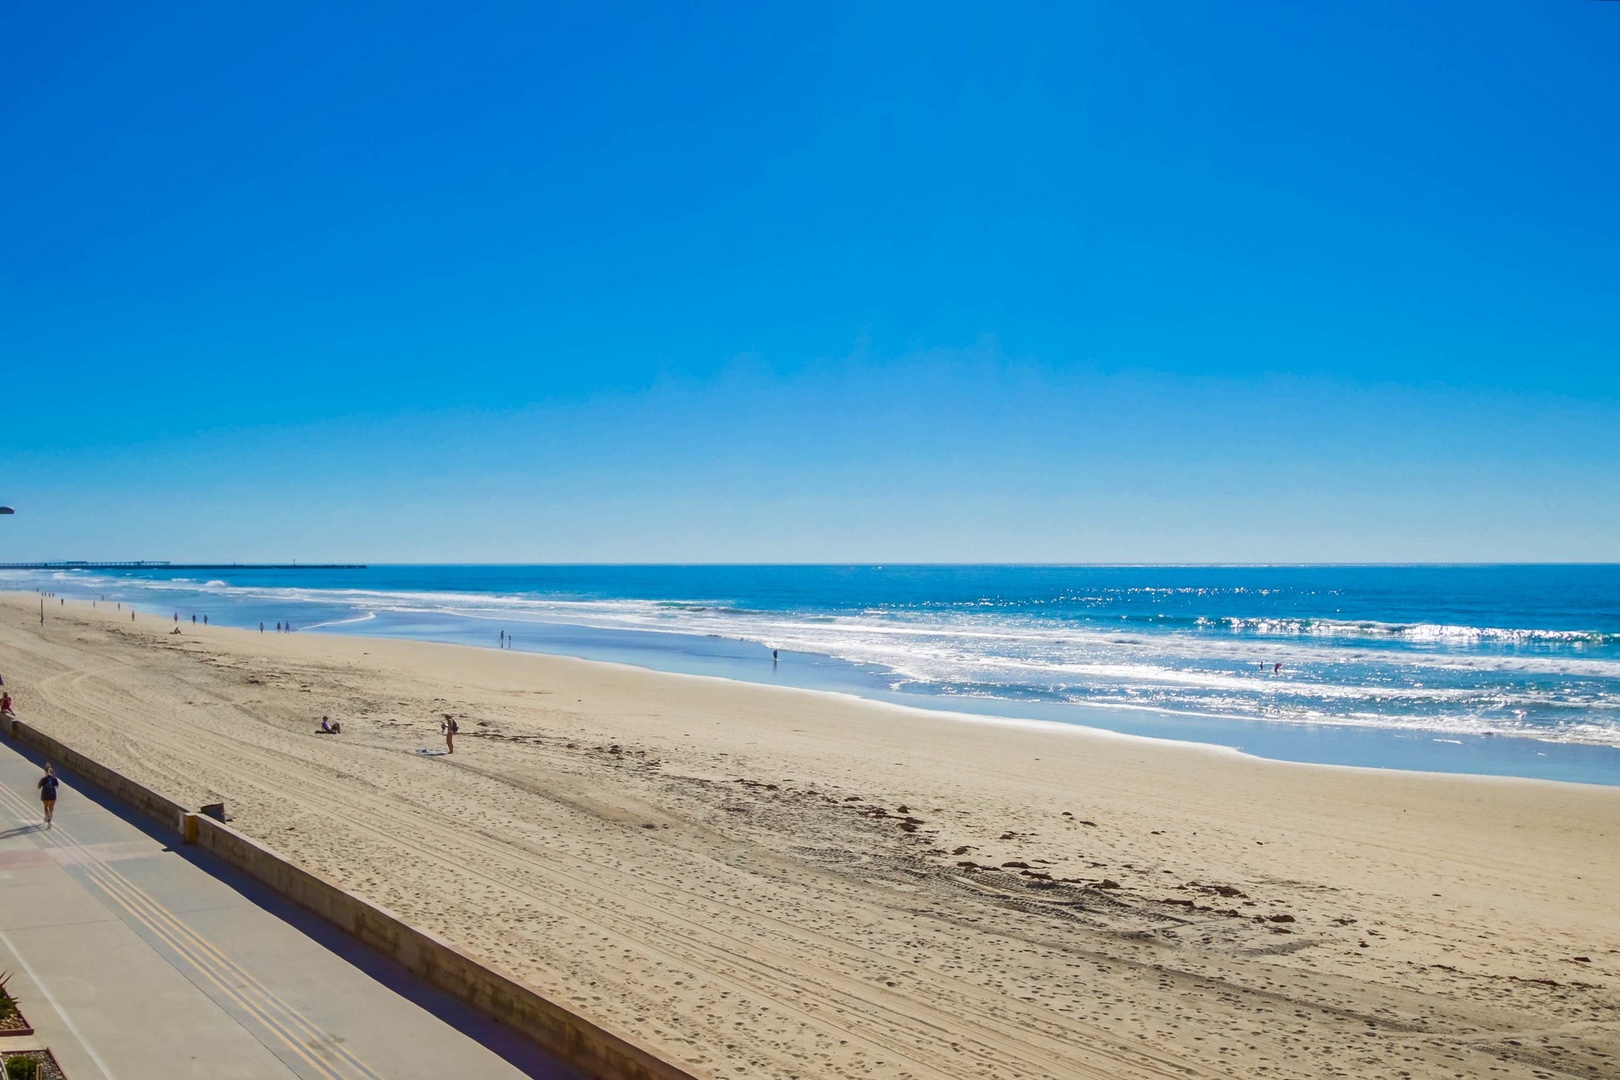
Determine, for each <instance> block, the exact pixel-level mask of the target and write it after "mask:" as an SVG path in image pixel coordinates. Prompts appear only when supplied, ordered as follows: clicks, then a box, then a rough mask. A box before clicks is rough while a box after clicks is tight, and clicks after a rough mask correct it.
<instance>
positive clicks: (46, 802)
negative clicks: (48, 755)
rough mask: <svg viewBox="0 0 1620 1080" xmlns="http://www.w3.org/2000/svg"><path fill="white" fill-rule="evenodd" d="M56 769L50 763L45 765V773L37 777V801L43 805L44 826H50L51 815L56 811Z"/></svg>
mask: <svg viewBox="0 0 1620 1080" xmlns="http://www.w3.org/2000/svg"><path fill="white" fill-rule="evenodd" d="M56 785H57V779H56V771H55V770H54V769H52V768H51V766H50V763H49V762H47V763H46V765H45V775H44V776H42V777H40V778H39V801H40V804H41V805H42V806H44V807H45V827H46V828H47V829H48V828H50V827H51V817H52V816H53V815H54V814H55V813H56Z"/></svg>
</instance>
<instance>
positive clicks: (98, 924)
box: [0, 741, 578, 1080]
mask: <svg viewBox="0 0 1620 1080" xmlns="http://www.w3.org/2000/svg"><path fill="white" fill-rule="evenodd" d="M36 762H37V759H35V758H34V757H33V756H32V755H30V754H28V753H27V752H26V751H22V752H19V750H18V748H17V747H16V746H15V744H13V743H10V742H9V741H8V742H5V743H0V970H5V971H9V972H11V983H10V986H11V991H12V993H13V994H14V996H15V997H16V998H17V1000H18V1002H19V1004H20V1005H21V1007H22V1010H23V1013H24V1015H26V1016H27V1017H28V1020H29V1022H30V1023H31V1024H32V1025H33V1027H34V1029H35V1031H36V1033H37V1034H36V1036H35V1038H36V1040H37V1042H38V1043H39V1044H43V1045H48V1046H50V1048H51V1049H52V1050H53V1051H54V1052H55V1054H56V1056H57V1060H59V1061H60V1062H61V1063H62V1067H63V1068H64V1070H65V1071H66V1072H67V1074H68V1075H69V1076H70V1077H72V1078H73V1080H101V1078H105V1080H173V1078H178V1077H195V1078H198V1080H205V1078H206V1080H235V1078H248V1077H252V1078H255V1080H257V1078H261V1077H262V1078H265V1080H272V1078H273V1080H287V1078H292V1077H299V1078H302V1080H359V1078H367V1080H408V1078H411V1077H422V1078H424V1080H426V1078H429V1077H432V1078H440V1077H447V1076H454V1077H477V1078H479V1080H483V1078H486V1077H487V1078H490V1080H501V1078H517V1077H523V1076H537V1077H547V1078H551V1077H555V1078H558V1080H564V1078H566V1080H577V1077H578V1074H577V1073H575V1072H573V1071H572V1070H570V1069H568V1068H566V1067H565V1066H562V1065H561V1064H559V1063H557V1062H555V1061H554V1060H552V1059H550V1058H549V1057H547V1056H546V1055H544V1054H543V1053H541V1052H540V1051H539V1050H537V1049H535V1048H534V1047H532V1046H531V1045H530V1044H528V1043H526V1042H524V1041H522V1040H521V1039H518V1038H517V1037H516V1036H514V1035H512V1034H511V1033H510V1032H508V1031H506V1030H505V1029H503V1028H500V1027H499V1026H497V1025H495V1024H494V1023H493V1022H491V1021H489V1020H487V1019H485V1018H484V1017H482V1016H480V1015H479V1014H477V1013H474V1012H473V1011H471V1010H470V1009H467V1008H466V1007H464V1006H462V1005H461V1004H460V1003H458V1002H456V1001H454V1000H453V999H451V998H449V997H447V996H446V995H443V994H441V993H439V992H438V991H436V990H433V989H431V988H429V987H426V986H424V985H423V984H421V983H420V982H418V981H417V980H415V979H414V978H413V977H412V976H411V975H409V974H408V973H406V972H405V971H404V970H403V969H401V968H399V967H397V966H395V965H394V964H393V963H392V962H391V961H387V960H384V959H382V958H381V957H378V956H376V955H375V954H373V953H370V952H369V951H367V950H365V949H363V948H361V947H359V946H357V945H355V944H354V943H353V942H352V941H350V940H349V939H348V938H347V937H345V936H344V935H342V934H341V933H340V932H338V931H337V930H335V929H333V928H331V927H329V926H327V925H326V924H325V923H323V922H321V921H320V920H318V919H316V918H314V916H311V915H308V914H307V913H305V912H302V911H301V910H299V909H296V908H293V907H291V905H288V904H286V903H285V902H283V901H281V900H280V899H279V898H278V897H276V896H274V895H273V894H271V893H269V892H267V891H266V890H264V889H262V888H261V887H260V886H259V885H257V883H255V882H252V881H251V880H249V879H247V878H245V877H243V876H241V875H239V874H236V873H235V872H234V871H232V870H230V869H229V868H228V867H225V866H224V865H223V864H221V863H218V862H217V861H215V860H214V859H212V858H211V857H210V856H208V855H206V854H204V853H200V852H196V851H193V850H191V849H188V848H183V847H180V846H179V837H178V836H177V835H174V836H170V835H165V834H164V833H163V832H162V831H161V830H158V829H156V828H155V827H148V826H147V825H146V824H145V822H144V821H143V820H141V819H138V818H136V817H134V816H132V815H131V814H130V813H129V812H127V811H125V810H124V809H123V808H122V807H120V806H118V804H116V803H112V802H110V801H106V800H105V799H104V798H102V797H101V796H100V795H99V793H97V792H95V791H94V790H90V791H86V790H85V789H84V787H83V786H82V785H80V784H78V783H76V782H75V778H74V777H73V776H72V775H71V774H66V775H64V776H63V784H62V790H61V796H60V801H59V802H58V803H57V808H56V822H55V827H54V828H53V829H51V830H49V831H46V830H45V829H43V828H42V827H41V825H40V805H39V801H38V792H37V790H36V788H35V781H36V780H37V779H38V778H39V776H40V775H41V769H40V765H39V764H37V763H36ZM171 842H172V844H173V846H171ZM12 1041H14V1040H4V1041H3V1042H4V1044H9V1043H11V1042H12ZM20 1045H21V1044H20ZM0 1048H9V1045H0Z"/></svg>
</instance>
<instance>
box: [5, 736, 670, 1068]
mask: <svg viewBox="0 0 1620 1080" xmlns="http://www.w3.org/2000/svg"><path fill="white" fill-rule="evenodd" d="M0 730H4V731H5V733H6V734H7V735H9V736H10V737H11V738H12V739H14V740H16V741H17V742H18V743H20V744H21V745H23V746H26V747H29V748H30V749H32V750H34V751H35V752H37V753H39V754H41V755H42V756H44V757H46V758H47V759H49V760H51V761H53V762H55V763H57V764H58V765H60V766H61V767H62V768H64V769H66V770H68V771H70V772H72V773H74V774H76V775H77V776H79V777H82V778H83V779H85V780H88V781H89V782H90V783H92V784H94V785H95V786H96V787H99V788H101V789H102V790H103V791H105V792H107V793H108V794H109V795H112V796H113V797H114V798H116V799H118V800H119V801H120V802H123V803H126V804H127V805H129V806H131V807H133V808H134V809H137V810H139V811H141V812H142V813H143V814H146V815H147V816H148V817H150V818H152V819H153V820H155V821H157V822H159V823H160V824H162V825H164V826H166V827H168V828H172V829H175V830H176V831H178V832H179V833H180V834H181V835H182V836H183V837H184V839H185V841H186V842H187V843H195V844H196V845H197V846H198V847H199V848H202V849H203V850H205V851H207V852H209V853H211V854H212V855H214V856H215V857H217V858H218V859H220V860H221V861H222V862H224V863H226V864H227V865H229V866H232V867H234V868H235V869H237V870H240V871H241V872H242V873H245V874H247V875H248V876H249V877H252V878H254V879H256V880H258V881H260V882H263V883H264V884H265V885H267V886H268V887H269V888H271V889H273V890H274V891H275V892H277V893H278V894H280V895H281V896H284V897H286V898H287V899H288V900H290V901H292V902H293V903H295V904H298V905H299V906H300V907H303V908H306V909H308V910H309V911H312V912H314V913H315V914H316V915H319V916H320V917H321V918H323V919H325V920H327V921H328V922H330V923H332V924H333V925H335V926H337V927H338V928H339V929H341V930H343V931H344V932H346V933H348V934H350V935H351V936H353V937H354V938H355V939H356V940H358V941H359V942H361V943H362V944H364V945H366V946H367V947H368V948H371V949H372V950H374V951H376V952H378V953H381V954H382V955H383V956H386V957H388V958H389V959H391V960H393V961H395V962H396V963H398V964H399V965H400V966H401V967H403V968H405V970H407V971H409V972H411V973H412V974H413V975H415V976H417V977H418V978H420V979H422V981H424V982H426V983H428V984H429V985H431V986H433V987H436V988H437V989H439V990H442V991H444V992H445V993H447V994H449V995H450V996H451V997H454V998H456V999H457V1000H459V1001H462V1002H464V1003H465V1004H467V1005H469V1006H470V1007H472V1008H473V1009H476V1010H477V1011H479V1012H481V1013H483V1014H484V1015H486V1016H488V1017H490V1018H491V1019H493V1020H495V1021H496V1022H498V1023H500V1024H503V1025H505V1026H506V1027H509V1028H511V1029H512V1030H514V1031H517V1032H519V1033H521V1034H522V1035H523V1036H524V1037H526V1038H527V1039H529V1040H530V1041H532V1042H534V1043H535V1044H536V1045H538V1046H540V1047H541V1048H542V1049H544V1050H546V1051H547V1052H549V1053H551V1054H553V1055H555V1056H556V1057H559V1058H561V1059H562V1060H564V1061H566V1062H568V1064H570V1065H572V1066H573V1067H574V1068H576V1069H579V1070H580V1071H581V1072H584V1073H586V1074H587V1075H589V1076H593V1077H598V1078H601V1080H696V1078H695V1077H693V1075H692V1074H691V1073H688V1072H686V1071H685V1070H683V1069H681V1068H679V1067H677V1066H675V1065H671V1064H670V1063H668V1062H666V1061H663V1060H662V1059H660V1058H658V1057H657V1056H656V1055H654V1054H652V1053H650V1052H649V1051H647V1050H644V1049H642V1048H641V1047H639V1046H636V1045H635V1044H634V1043H632V1042H630V1041H629V1040H628V1039H625V1038H623V1037H622V1036H619V1035H615V1034H613V1033H612V1032H610V1031H607V1030H605V1029H603V1028H601V1027H599V1026H597V1025H596V1024H594V1023H592V1022H591V1021H589V1020H587V1019H585V1018H584V1017H582V1016H579V1015H578V1014H576V1013H574V1012H573V1011H571V1010H569V1009H567V1008H566V1007H564V1006H562V1005H559V1004H557V1003H556V1002H554V1001H551V1000H550V999H548V998H546V997H543V996H542V995H540V994H539V993H537V992H536V991H535V990H533V989H532V988H530V987H528V986H526V985H524V984H523V983H521V982H519V981H517V980H516V979H514V978H512V977H511V976H509V975H505V974H503V973H502V972H500V971H498V970H496V969H495V968H493V967H491V966H489V965H488V964H486V963H484V962H483V961H481V960H477V959H475V958H473V957H471V956H468V955H467V954H466V953H464V952H462V951H461V950H460V949H458V948H456V947H455V946H454V945H451V944H450V943H449V942H446V941H444V940H442V939H440V938H438V937H436V936H434V935H433V934H430V933H428V932H426V931H424V930H420V929H418V928H416V927H414V926H411V925H409V924H408V923H406V922H405V921H404V920H403V919H401V918H399V917H398V916H397V915H394V914H393V913H392V912H390V911H388V910H386V909H385V908H381V907H379V906H377V905H376V904H373V903H371V902H370V901H369V900H365V899H362V898H361V897H358V896H355V895H354V894H353V893H350V892H348V891H347V890H345V889H342V888H340V887H338V886H337V885H334V884H332V883H331V882H329V881H327V880H325V879H324V878H322V877H320V876H318V875H316V874H312V873H310V872H309V871H307V870H304V869H302V868H300V867H298V866H295V865H293V864H292V863H291V862H290V861H288V860H287V859H286V858H285V857H284V856H282V855H280V854H279V853H277V852H275V851H273V850H272V849H270V848H269V847H266V846H265V845H263V844H261V843H259V842H258V841H257V840H253V839H251V838H250V837H247V836H244V835H242V834H241V833H240V832H237V831H236V830H235V829H233V828H231V827H230V826H229V825H226V824H224V823H222V822H219V821H215V820H214V819H213V818H210V817H204V816H203V815H201V814H197V813H193V812H192V811H190V810H188V809H186V808H185V807H183V806H181V805H180V804H179V803H176V802H174V801H173V800H172V799H168V798H165V797H164V796H162V795H160V794H158V793H157V792H155V791H152V790H151V789H150V788H147V787H145V786H143V785H141V784H139V783H136V782H135V781H133V780H131V779H129V778H128V777H126V776H123V775H122V774H120V773H118V772H116V771H114V770H113V769H110V768H108V767H107V766H105V765H102V764H101V763H100V762H97V761H94V760H92V759H90V758H87V757H85V756H84V755H83V754H80V753H78V752H77V751H75V750H73V749H71V748H69V747H68V746H66V745H64V744H63V743H62V742H61V741H59V740H57V739H54V738H52V737H51V736H49V735H46V734H45V733H43V732H41V731H39V730H37V729H35V728H32V727H29V726H28V725H27V724H24V723H22V722H21V721H17V720H10V721H7V722H5V723H4V724H3V725H0Z"/></svg>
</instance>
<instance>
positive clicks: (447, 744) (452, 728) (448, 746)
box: [440, 713, 461, 754]
mask: <svg viewBox="0 0 1620 1080" xmlns="http://www.w3.org/2000/svg"><path fill="white" fill-rule="evenodd" d="M440 726H441V727H442V728H444V752H445V753H447V754H453V753H455V752H456V732H458V731H460V730H461V727H460V726H459V725H458V724H457V723H456V718H455V717H453V716H451V715H450V714H449V713H445V714H444V723H443V724H441V725H440Z"/></svg>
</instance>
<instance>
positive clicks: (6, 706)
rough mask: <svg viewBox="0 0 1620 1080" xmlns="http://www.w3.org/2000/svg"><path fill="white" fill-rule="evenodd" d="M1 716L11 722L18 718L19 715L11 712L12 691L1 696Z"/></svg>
mask: <svg viewBox="0 0 1620 1080" xmlns="http://www.w3.org/2000/svg"><path fill="white" fill-rule="evenodd" d="M0 716H4V717H6V718H7V719H10V720H15V719H16V718H17V714H16V713H14V712H12V711H11V691H9V690H8V691H6V692H5V693H4V694H0Z"/></svg>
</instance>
